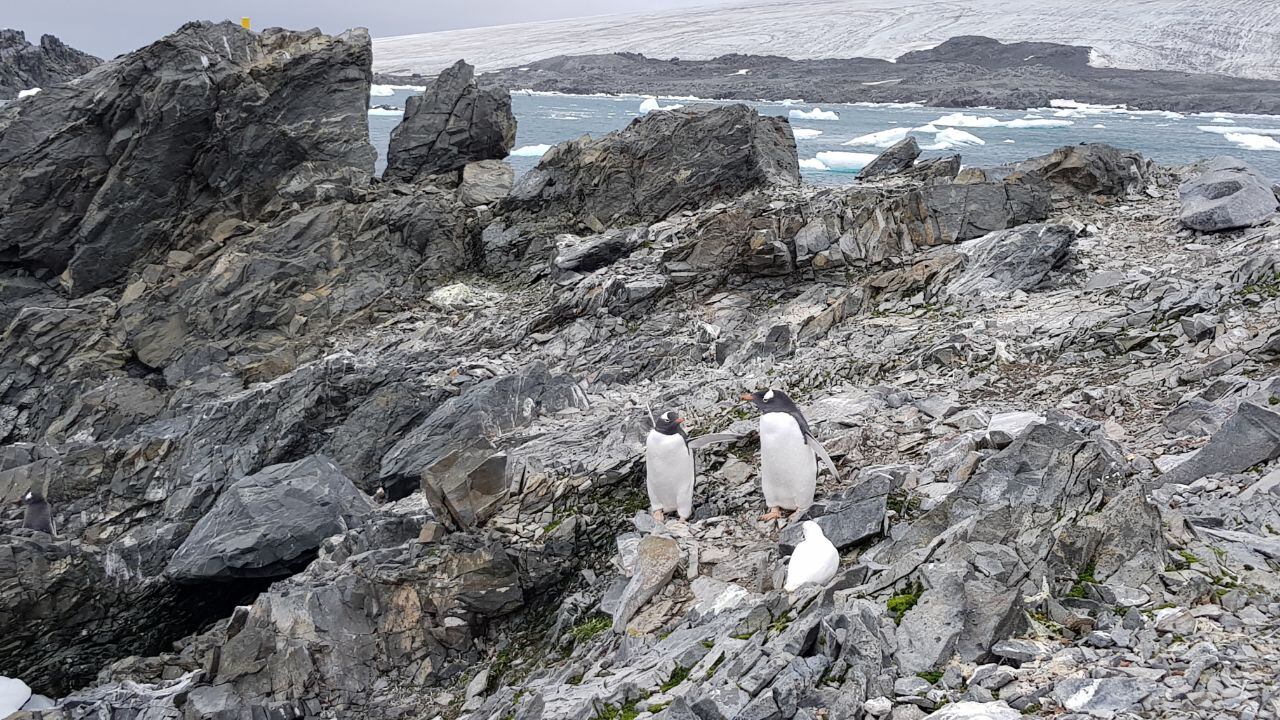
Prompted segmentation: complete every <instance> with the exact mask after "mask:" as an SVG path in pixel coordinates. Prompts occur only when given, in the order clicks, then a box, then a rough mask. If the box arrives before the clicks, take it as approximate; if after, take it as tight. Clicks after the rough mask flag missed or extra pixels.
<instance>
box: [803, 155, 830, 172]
mask: <svg viewBox="0 0 1280 720" xmlns="http://www.w3.org/2000/svg"><path fill="white" fill-rule="evenodd" d="M800 168H801V169H803V170H821V171H825V170H826V169H827V166H826V165H823V164H822V161H821V160H819V159H818V158H805V159H803V160H801V161H800Z"/></svg>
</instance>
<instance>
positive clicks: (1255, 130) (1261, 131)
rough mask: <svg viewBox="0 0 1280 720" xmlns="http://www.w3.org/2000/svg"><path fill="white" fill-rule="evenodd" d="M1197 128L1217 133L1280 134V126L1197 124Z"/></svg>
mask: <svg viewBox="0 0 1280 720" xmlns="http://www.w3.org/2000/svg"><path fill="white" fill-rule="evenodd" d="M1196 129H1197V130H1202V131H1204V132H1208V133H1217V134H1219V135H1227V134H1232V135H1236V134H1245V135H1280V128H1255V127H1217V126H1215V125H1197V126H1196Z"/></svg>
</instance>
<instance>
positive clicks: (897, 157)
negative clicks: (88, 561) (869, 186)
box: [858, 137, 920, 180]
mask: <svg viewBox="0 0 1280 720" xmlns="http://www.w3.org/2000/svg"><path fill="white" fill-rule="evenodd" d="M918 157H920V143H918V142H916V139H915V138H913V137H908V138H906V139H905V140H900V141H898V142H896V143H894V144H893V145H892V146H890V147H889V149H888V150H885V151H884V152H882V153H880V154H879V155H877V156H876V159H875V160H872V161H871V162H869V163H867V164H866V166H865V167H863V168H862V169H861V170H859V171H858V178H859V179H860V180H874V179H875V178H878V177H884V176H885V175H892V174H894V173H897V172H902V171H903V170H906V169H907V168H909V167H911V165H912V163H914V162H915V161H916V158H918Z"/></svg>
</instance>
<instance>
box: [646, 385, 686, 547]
mask: <svg viewBox="0 0 1280 720" xmlns="http://www.w3.org/2000/svg"><path fill="white" fill-rule="evenodd" d="M683 423H684V418H682V417H680V416H679V415H678V414H677V413H676V411H675V410H668V411H667V412H664V413H662V414H661V415H659V416H657V417H656V418H654V419H653V429H652V430H650V431H649V437H648V439H647V440H646V441H645V448H644V469H645V482H646V485H647V486H648V488H649V511H650V512H652V513H653V519H654V520H657V521H658V522H662V521H663V520H664V519H665V518H664V513H668V512H674V513H677V514H678V515H679V516H680V519H681V520H688V519H689V517H690V516H691V515H692V514H693V449H692V448H690V447H689V436H688V435H686V434H685V432H684V428H683V427H681V425H682V424H683Z"/></svg>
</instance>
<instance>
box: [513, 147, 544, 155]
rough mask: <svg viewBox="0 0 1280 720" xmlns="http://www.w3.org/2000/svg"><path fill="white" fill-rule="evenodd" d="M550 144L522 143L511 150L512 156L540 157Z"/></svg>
mask: <svg viewBox="0 0 1280 720" xmlns="http://www.w3.org/2000/svg"><path fill="white" fill-rule="evenodd" d="M550 149H551V146H550V145H523V146H521V147H518V148H516V149H515V150H512V151H511V155H512V157H542V156H543V155H545V154H546V152H547V151H548V150H550Z"/></svg>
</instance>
